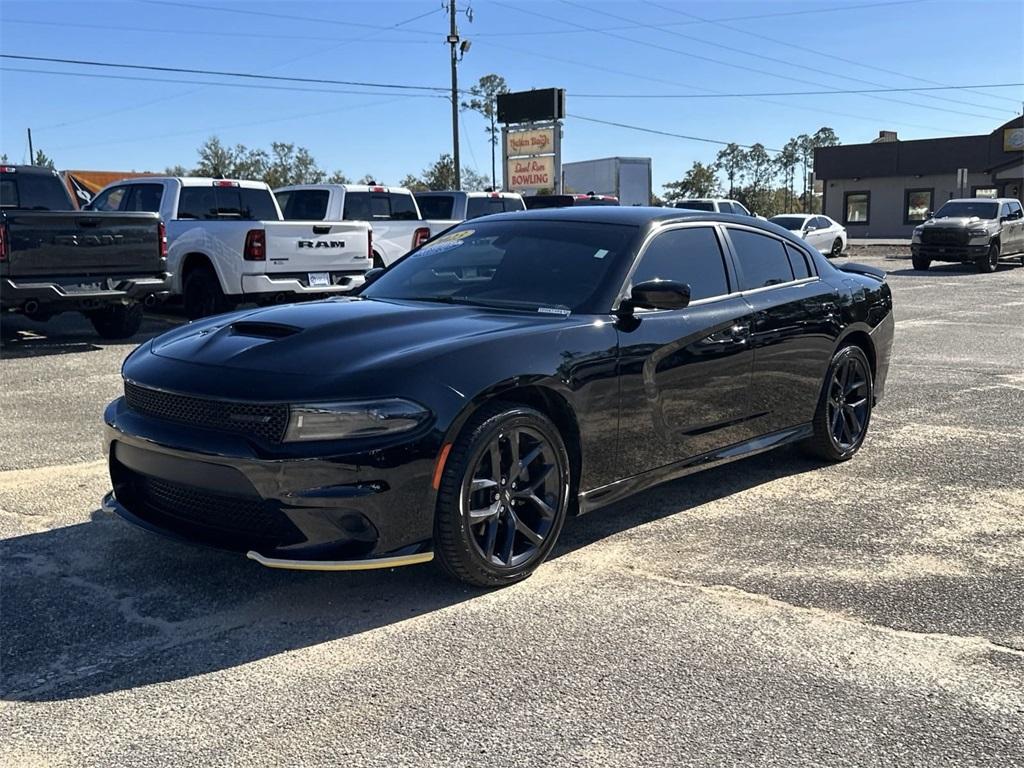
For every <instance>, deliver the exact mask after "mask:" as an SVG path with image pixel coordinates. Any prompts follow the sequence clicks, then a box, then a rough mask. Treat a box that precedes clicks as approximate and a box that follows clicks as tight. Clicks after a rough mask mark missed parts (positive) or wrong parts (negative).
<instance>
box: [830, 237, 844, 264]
mask: <svg viewBox="0 0 1024 768" xmlns="http://www.w3.org/2000/svg"><path fill="white" fill-rule="evenodd" d="M842 255H843V240H842V238H839V237H837V238H836V239H835V242H833V243H832V250H831V251H830V252H829V257H830V258H833V259H838V258H839V257H840V256H842Z"/></svg>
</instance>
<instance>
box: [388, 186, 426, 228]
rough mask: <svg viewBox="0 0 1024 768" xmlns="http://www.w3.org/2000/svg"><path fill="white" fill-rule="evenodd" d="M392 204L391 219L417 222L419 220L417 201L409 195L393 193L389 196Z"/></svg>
mask: <svg viewBox="0 0 1024 768" xmlns="http://www.w3.org/2000/svg"><path fill="white" fill-rule="evenodd" d="M388 200H389V201H390V203H391V218H392V219H396V220H398V221H416V220H417V219H419V217H420V216H419V210H418V209H417V207H416V200H415V199H414V198H413V196H412V195H411V194H409V193H400V192H398V193H396V192H391V193H389V194H388Z"/></svg>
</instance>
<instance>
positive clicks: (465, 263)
mask: <svg viewBox="0 0 1024 768" xmlns="http://www.w3.org/2000/svg"><path fill="white" fill-rule="evenodd" d="M636 236H637V230H636V228H635V227H626V226H618V225H606V224H600V225H595V224H592V223H577V222H565V221H559V222H553V221H529V220H526V221H523V220H520V221H494V222H466V223H464V224H460V225H458V226H457V227H455V228H454V229H452V230H450V231H449V232H448V233H446V234H444V235H441V236H440V237H438V238H437V239H435V240H433V241H432V242H431V243H429V244H428V245H426V246H424V247H423V248H420V249H419V250H417V251H414V252H413V253H412V254H410V255H409V256H407V257H405V258H404V259H402V260H401V261H399V262H398V263H397V264H395V265H393V266H392V267H391V268H390V269H388V271H387V272H385V273H384V274H383V275H382V276H381V277H380V278H379V279H378V280H377V281H376V282H374V283H373V284H372V285H371V286H370V287H369V288H367V289H365V290H364V291H363V293H362V295H363V296H367V297H370V298H388V299H419V300H431V301H440V302H451V303H466V304H479V305H483V306H499V307H509V308H516V309H525V310H528V311H531V312H536V311H537V310H538V309H544V310H548V311H552V312H555V311H558V310H563V311H564V310H571V311H596V309H595V307H594V304H595V303H596V296H597V295H598V294H599V293H603V292H604V291H607V290H609V286H608V284H607V283H608V280H610V279H611V278H610V275H611V274H613V273H615V272H616V271H617V268H619V267H621V266H622V263H623V260H624V259H627V258H629V255H630V254H631V253H632V242H633V239H634V238H635V237H636ZM612 290H614V289H612ZM600 309H602V310H603V311H607V310H608V307H607V306H605V307H602V308H600Z"/></svg>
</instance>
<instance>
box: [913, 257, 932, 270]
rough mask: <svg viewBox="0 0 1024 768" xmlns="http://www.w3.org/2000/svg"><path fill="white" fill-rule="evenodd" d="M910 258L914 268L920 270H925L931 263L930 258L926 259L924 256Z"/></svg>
mask: <svg viewBox="0 0 1024 768" xmlns="http://www.w3.org/2000/svg"><path fill="white" fill-rule="evenodd" d="M910 260H911V261H912V262H913V264H914V269H916V270H918V271H920V272H927V271H928V267H930V266H931V265H932V260H931V259H926V258H925V257H924V256H913V257H911V259H910Z"/></svg>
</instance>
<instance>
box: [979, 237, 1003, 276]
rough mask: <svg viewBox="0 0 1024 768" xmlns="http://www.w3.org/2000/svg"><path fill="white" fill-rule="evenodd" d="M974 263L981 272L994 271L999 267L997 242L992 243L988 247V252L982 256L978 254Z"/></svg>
mask: <svg viewBox="0 0 1024 768" xmlns="http://www.w3.org/2000/svg"><path fill="white" fill-rule="evenodd" d="M974 265H975V267H977V269H978V271H979V272H981V273H983V274H991V273H992V272H995V271H996V269H998V268H999V243H992V245H990V246H989V247H988V253H987V254H985V255H984V256H979V257H978V260H977V261H976V262H974Z"/></svg>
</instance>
